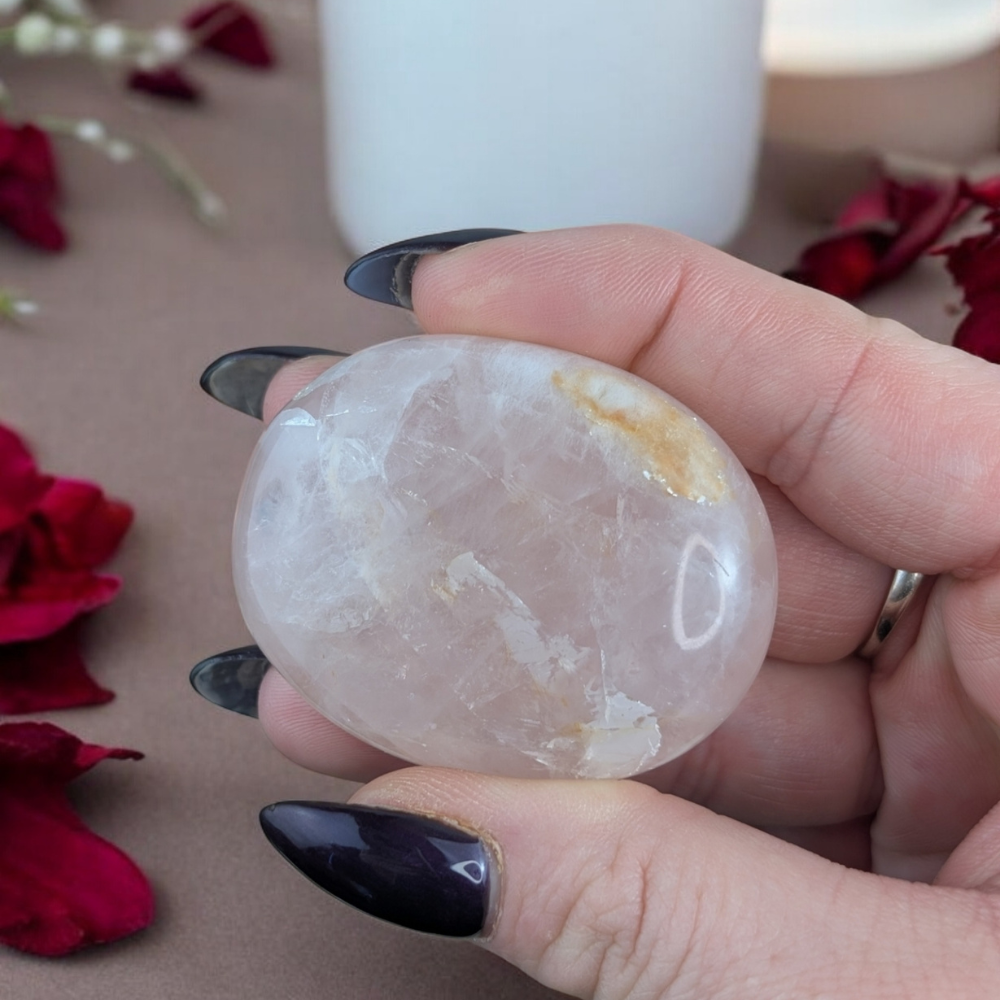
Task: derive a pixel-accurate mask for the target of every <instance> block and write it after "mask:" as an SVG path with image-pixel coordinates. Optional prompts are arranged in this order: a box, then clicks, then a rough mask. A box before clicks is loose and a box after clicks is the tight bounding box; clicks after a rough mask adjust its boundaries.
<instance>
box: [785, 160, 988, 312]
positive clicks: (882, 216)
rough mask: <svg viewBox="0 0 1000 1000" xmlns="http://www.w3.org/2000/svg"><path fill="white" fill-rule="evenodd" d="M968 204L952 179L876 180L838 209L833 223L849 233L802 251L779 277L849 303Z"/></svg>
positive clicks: (886, 277)
mask: <svg viewBox="0 0 1000 1000" xmlns="http://www.w3.org/2000/svg"><path fill="white" fill-rule="evenodd" d="M968 205H969V202H968V199H967V197H966V195H965V188H964V186H963V185H962V183H961V181H960V180H959V179H957V178H955V179H953V180H948V181H942V182H940V183H929V182H916V183H902V182H900V181H896V180H893V179H892V178H889V177H882V178H880V179H879V181H878V183H877V184H876V185H875V187H873V188H872V189H870V190H869V191H866V192H863V193H862V194H861V195H859V196H858V197H857V198H855V199H854V200H853V201H852V202H851V203H850V204H849V205H848V206H847V208H846V209H845V210H844V213H843V214H842V215H841V217H840V219H839V220H838V223H839V224H840V225H841V226H843V225H848V224H849V225H850V226H851V228H846V229H843V228H842V229H841V230H840V231H838V232H836V233H834V234H833V235H832V236H829V237H827V238H825V239H822V240H820V241H818V242H817V243H814V244H812V245H811V246H809V247H807V248H806V249H805V251H803V253H802V255H801V257H800V258H799V261H798V262H797V263H796V265H795V266H794V267H793V268H792V269H791V270H789V271H786V272H785V277H787V278H790V279H792V280H793V281H798V282H800V283H801V284H806V285H811V286H812V287H814V288H819V289H822V290H823V291H826V292H829V293H830V294H832V295H837V296H839V297H840V298H844V299H855V298H857V297H859V296H860V295H862V294H863V293H864V292H867V291H869V290H871V289H872V288H876V287H877V286H879V285H882V284H884V283H885V282H887V281H891V280H892V279H893V278H895V277H897V276H898V275H899V274H901V273H902V272H903V271H905V270H906V269H907V268H908V267H909V266H910V265H911V264H913V262H914V261H916V260H917V259H918V258H919V257H920V256H921V255H922V254H924V253H925V252H926V251H927V250H928V249H929V248H930V247H931V246H932V245H933V244H934V243H935V242H936V241H937V240H938V238H939V237H940V236H941V234H942V233H943V232H944V231H945V229H946V228H947V227H948V225H949V224H950V223H952V222H953V221H955V219H956V218H957V217H958V216H959V215H961V214H962V213H963V212H964V211H965V210H966V209H967V208H968Z"/></svg>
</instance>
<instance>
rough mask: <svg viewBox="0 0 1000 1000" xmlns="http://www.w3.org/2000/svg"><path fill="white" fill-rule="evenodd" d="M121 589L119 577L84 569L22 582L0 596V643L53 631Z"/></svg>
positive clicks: (98, 605) (47, 634) (28, 638)
mask: <svg viewBox="0 0 1000 1000" xmlns="http://www.w3.org/2000/svg"><path fill="white" fill-rule="evenodd" d="M120 589H121V580H120V579H119V578H118V577H116V576H98V575H96V574H94V573H89V572H86V571H83V570H79V571H76V572H73V573H63V574H59V575H56V574H48V575H46V576H44V578H43V579H42V580H39V581H33V582H29V583H24V584H21V585H19V586H18V587H17V588H16V589H12V591H11V593H9V594H8V595H7V596H6V597H0V644H3V643H8V642H30V641H32V640H34V639H43V638H45V636H49V635H52V634H53V633H54V632H58V631H59V630H60V629H62V628H65V627H66V626H67V625H68V624H69V623H70V622H71V621H73V619H74V618H79V617H80V615H83V614H86V613H87V612H89V611H94V610H96V609H97V608H100V607H103V606H104V605H105V604H108V603H109V602H110V601H112V600H113V599H114V597H115V595H116V594H117V593H118V591H119V590H120Z"/></svg>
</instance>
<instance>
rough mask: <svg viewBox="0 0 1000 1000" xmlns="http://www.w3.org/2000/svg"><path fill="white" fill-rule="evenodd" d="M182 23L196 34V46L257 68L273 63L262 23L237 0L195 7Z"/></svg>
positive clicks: (267, 66)
mask: <svg viewBox="0 0 1000 1000" xmlns="http://www.w3.org/2000/svg"><path fill="white" fill-rule="evenodd" d="M184 27H185V28H187V29H188V31H190V32H192V33H193V34H194V35H196V37H197V40H198V44H199V47H200V48H203V49H211V50H212V51H213V52H218V53H219V54H220V55H223V56H226V57H227V58H229V59H233V60H235V61H236V62H239V63H243V64H244V65H246V66H254V67H256V68H258V69H269V68H270V67H272V66H273V65H274V63H275V58H274V51H273V49H272V48H271V43H270V42H269V40H268V37H267V35H266V33H265V31H264V28H263V26H262V25H261V23H260V21H258V20H257V18H256V16H255V15H254V14H253V12H252V11H250V10H249V9H248V8H247V7H245V6H244V5H243V4H241V3H231V2H228V3H213V4H208V5H206V6H204V7H198V8H196V9H195V10H193V11H191V13H190V14H188V16H187V17H186V18H184Z"/></svg>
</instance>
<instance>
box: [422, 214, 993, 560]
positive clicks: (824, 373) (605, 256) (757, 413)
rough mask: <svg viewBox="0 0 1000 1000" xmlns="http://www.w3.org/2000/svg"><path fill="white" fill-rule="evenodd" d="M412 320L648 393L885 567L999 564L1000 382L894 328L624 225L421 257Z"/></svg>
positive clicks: (703, 250) (955, 354)
mask: <svg viewBox="0 0 1000 1000" xmlns="http://www.w3.org/2000/svg"><path fill="white" fill-rule="evenodd" d="M413 306H414V311H415V312H416V315H417V318H418V319H419V321H420V323H421V325H422V327H423V328H424V329H425V330H427V331H428V332H430V333H466V334H479V335H482V336H491V337H505V338H508V339H512V340H530V341H534V342H538V343H544V344H549V345H551V346H553V347H560V348H563V349H566V350H571V351H575V352H577V353H579V354H585V355H588V356H590V357H593V358H597V359H599V360H601V361H605V362H608V363H610V364H614V365H617V366H619V367H621V368H625V369H628V370H630V371H632V372H634V373H635V374H637V375H639V376H641V377H642V378H645V379H647V380H648V381H650V382H653V383H654V384H656V385H659V386H660V387H661V388H663V389H665V390H666V391H667V392H669V393H671V395H673V396H675V397H676V398H677V399H679V400H680V401H681V402H683V403H685V404H687V405H688V406H689V407H691V409H693V410H694V411H695V412H696V413H699V414H700V415H701V416H702V417H704V419H705V420H707V421H708V422H709V423H710V424H712V426H714V427H715V429H716V430H717V431H718V432H719V433H720V434H721V435H722V437H723V438H724V439H725V440H726V441H727V442H728V443H729V445H730V446H731V447H732V448H733V450H734V451H735V452H736V454H737V456H738V457H739V458H740V460H741V461H742V462H743V464H744V465H745V466H746V467H747V468H748V469H750V470H751V471H753V472H756V473H758V474H760V475H763V476H766V477H767V478H768V479H769V480H771V482H773V483H774V484H775V485H777V486H778V487H779V488H780V489H781V490H782V491H783V492H784V493H785V494H786V495H787V496H788V497H789V498H790V499H791V500H792V502H793V503H794V504H795V505H796V506H797V507H798V508H799V509H800V510H801V511H802V512H803V513H804V514H805V515H806V516H807V517H809V518H810V519H811V520H812V521H813V522H814V523H815V524H817V525H819V526H820V527H821V528H822V529H824V530H825V531H826V532H828V533H829V534H831V535H833V536H834V537H836V538H838V539H840V540H841V541H842V542H844V543H845V544H847V545H849V546H850V547H851V548H853V549H856V550H857V551H859V552H863V553H865V554H866V555H869V556H871V557H872V558H875V559H877V560H878V561H880V562H885V563H888V564H890V565H892V566H896V567H900V568H905V569H910V570H917V571H921V572H924V573H938V572H942V571H947V570H953V569H958V568H985V567H992V566H995V565H996V564H997V563H998V562H1000V556H998V550H1000V519H998V518H997V517H996V516H995V500H994V497H996V496H997V495H998V488H1000V436H998V435H996V434H994V433H991V432H992V429H993V428H994V427H997V426H998V425H1000V373H998V372H997V370H996V368H995V367H993V366H992V365H990V364H988V363H986V362H984V361H981V360H980V359H977V358H973V357H971V356H970V355H967V354H965V353H963V352H961V351H958V350H955V349H954V348H950V347H944V346H942V345H939V344H934V343H932V342H930V341H927V340H924V339H923V338H921V337H920V336H919V335H918V334H916V333H914V332H913V331H911V330H908V329H906V328H905V327H903V326H901V325H900V324H898V323H894V322H892V321H890V320H884V319H873V318H871V317H869V316H867V315H865V314H864V313H862V312H860V311H859V310H857V309H855V308H854V307H852V306H850V305H848V304H846V303H844V302H841V301H839V300H837V299H834V298H832V297H830V296H828V295H825V294H824V293H821V292H817V291H815V290H813V289H809V288H805V287H803V286H799V285H796V284H793V283H791V282H789V281H786V280H784V279H782V278H778V277H776V276H774V275H771V274H768V273H766V272H764V271H761V270H759V269H757V268H755V267H752V266H751V265H749V264H746V263H743V262H741V261H738V260H736V259H735V258H732V257H730V256H728V255H726V254H724V253H722V252H720V251H717V250H713V249H711V248H709V247H706V246H703V245H701V244H699V243H695V242H694V241H692V240H688V239H686V238H684V237H681V236H678V235H676V234H673V233H669V232H666V231H663V230H657V229H647V228H643V227H637V226H607V227H597V228H591V229H579V230H564V231H557V232H550V233H527V234H523V235H518V236H510V237H506V238H504V239H502V240H493V241H490V242H486V243H479V244H472V245H469V246H466V247H462V248H459V249H457V250H451V251H449V252H448V253H445V254H439V255H433V256H431V255H429V256H426V257H424V258H422V259H421V261H420V263H419V264H418V266H417V269H416V273H415V274H414V279H413Z"/></svg>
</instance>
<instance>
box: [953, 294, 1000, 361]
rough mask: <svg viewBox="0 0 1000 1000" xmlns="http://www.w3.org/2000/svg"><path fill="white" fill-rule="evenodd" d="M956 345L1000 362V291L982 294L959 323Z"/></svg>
mask: <svg viewBox="0 0 1000 1000" xmlns="http://www.w3.org/2000/svg"><path fill="white" fill-rule="evenodd" d="M953 343H954V345H955V347H958V348H961V349H962V350H963V351H968V352H969V354H975V355H976V356H977V357H980V358H984V359H985V360H986V361H992V362H993V364H1000V291H997V292H994V293H992V294H990V295H983V296H980V297H979V298H978V299H976V300H975V301H974V302H973V303H972V307H971V308H970V310H969V313H968V315H967V316H966V317H965V319H963V320H962V322H961V323H960V324H959V327H958V329H957V330H956V331H955V339H954V341H953Z"/></svg>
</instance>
